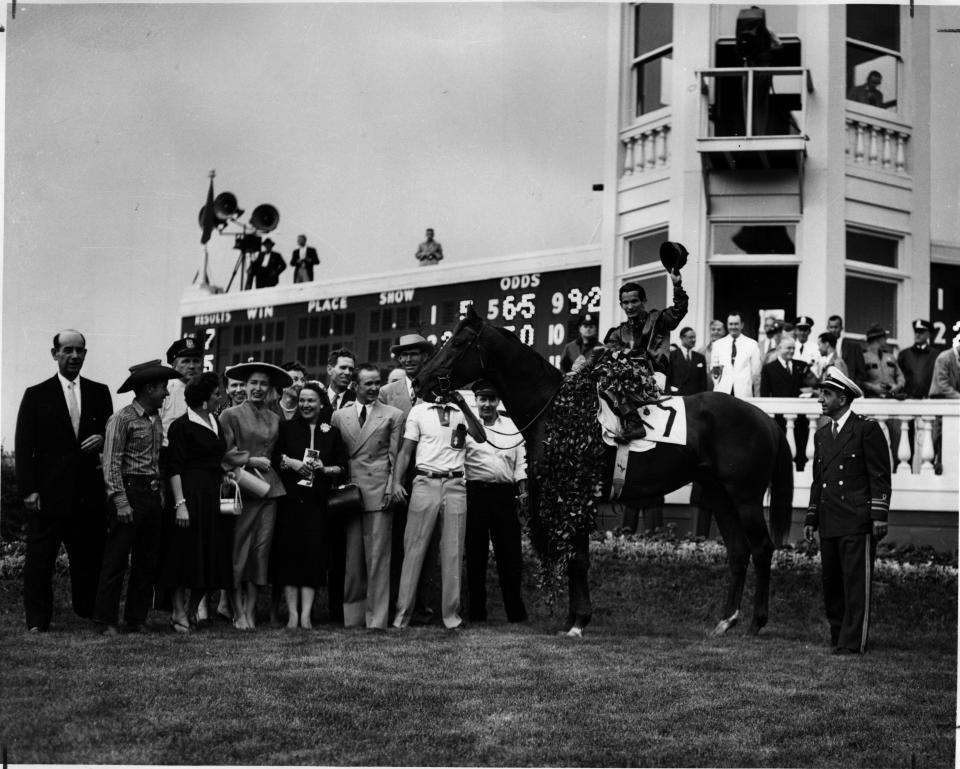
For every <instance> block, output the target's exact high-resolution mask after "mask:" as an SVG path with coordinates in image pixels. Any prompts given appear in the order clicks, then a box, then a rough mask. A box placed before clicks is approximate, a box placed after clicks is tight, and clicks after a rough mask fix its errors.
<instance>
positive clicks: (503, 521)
mask: <svg viewBox="0 0 960 769" xmlns="http://www.w3.org/2000/svg"><path fill="white" fill-rule="evenodd" d="M473 392H474V395H476V397H477V410H478V411H479V413H480V418H481V419H482V420H483V424H484V427H486V428H489V431H488V433H487V435H488V440H487V441H485V442H483V443H478V442H477V441H475V440H474V439H473V438H472V437H468V438H467V456H466V463H465V467H466V479H467V535H466V546H465V547H466V554H467V595H468V596H469V601H470V620H471V621H472V622H485V621H486V619H487V558H488V556H489V554H490V541H491V540H492V541H493V553H494V556H495V557H496V559H497V575H498V577H499V581H500V591H501V592H502V593H503V608H504V610H505V611H506V614H507V620H508V621H509V622H523V621H524V620H526V618H527V609H526V607H525V606H524V605H523V591H522V583H521V569H522V567H523V555H522V553H521V549H520V519H519V518H518V517H517V503H518V502H519V504H520V505H521V506H524V505H526V501H527V458H526V451H525V449H524V446H523V439H522V438H521V437H518V435H519V431H518V430H517V428H516V425H514V423H513V422H512V421H511V420H508V419H505V418H503V417H501V416H500V414H499V413H498V409H499V407H500V395H499V394H498V393H497V390H496V388H495V387H494V386H493V385H492V384H491V383H490V382H488V381H486V380H485V379H478V380H477V381H476V382H475V383H474V385H473Z"/></svg>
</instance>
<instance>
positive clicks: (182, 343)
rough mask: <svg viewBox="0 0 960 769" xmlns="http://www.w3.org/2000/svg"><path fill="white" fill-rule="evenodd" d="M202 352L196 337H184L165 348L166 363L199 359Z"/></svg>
mask: <svg viewBox="0 0 960 769" xmlns="http://www.w3.org/2000/svg"><path fill="white" fill-rule="evenodd" d="M202 352H203V351H202V350H201V349H200V345H199V344H197V340H196V337H192V336H185V337H183V339H178V340H177V341H176V342H174V343H173V344H172V345H170V346H169V347H168V348H167V363H173V362H174V361H175V360H176V359H177V358H199V357H200V356H201V355H202Z"/></svg>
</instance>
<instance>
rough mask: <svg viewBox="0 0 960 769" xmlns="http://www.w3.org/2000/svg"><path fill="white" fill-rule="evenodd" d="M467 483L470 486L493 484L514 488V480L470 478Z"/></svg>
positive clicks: (493, 485)
mask: <svg viewBox="0 0 960 769" xmlns="http://www.w3.org/2000/svg"><path fill="white" fill-rule="evenodd" d="M467 485H468V486H491V487H494V488H498V487H502V486H509V487H510V488H513V481H471V480H470V479H469V478H468V479H467Z"/></svg>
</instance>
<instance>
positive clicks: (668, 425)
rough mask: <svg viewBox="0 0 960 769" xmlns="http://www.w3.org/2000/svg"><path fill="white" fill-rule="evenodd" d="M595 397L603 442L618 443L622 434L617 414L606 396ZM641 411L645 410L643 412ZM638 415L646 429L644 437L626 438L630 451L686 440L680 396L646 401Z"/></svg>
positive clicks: (684, 414) (680, 443) (685, 416)
mask: <svg viewBox="0 0 960 769" xmlns="http://www.w3.org/2000/svg"><path fill="white" fill-rule="evenodd" d="M598 400H599V401H600V409H599V410H598V411H597V421H598V422H599V423H600V426H601V427H602V428H603V429H602V435H603V442H604V443H606V444H607V445H608V446H621V445H622V443H620V442H619V441H617V438H618V437H619V436H620V435H622V434H623V427H622V425H621V423H620V417H619V416H618V415H617V414H616V413H615V412H614V411H613V409H612V408H611V407H610V404H609V403H608V402H607V399H606V398H604V397H603V396H602V395H601V396H600V398H598ZM645 410H646V411H648V412H649V413H647V414H645V413H643V412H644V411H645ZM640 416H641V418H642V420H643V424H644V427H646V428H647V437H646V438H641V439H637V440H632V441H630V443H629V449H630V451H649V450H650V449H652V448H655V447H656V445H657V444H658V443H674V444H677V445H678V446H683V445H684V444H685V443H686V442H687V411H686V409H685V408H684V406H683V398H680V397H668V398H664V399H663V400H662V401H660V402H659V403H649V404H647V405H646V406H644V407H642V408H641V409H640Z"/></svg>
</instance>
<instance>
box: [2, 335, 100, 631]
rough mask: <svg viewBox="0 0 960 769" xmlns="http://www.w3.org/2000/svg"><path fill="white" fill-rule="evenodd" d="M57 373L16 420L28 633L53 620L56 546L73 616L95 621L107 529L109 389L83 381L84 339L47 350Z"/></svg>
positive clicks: (67, 339) (32, 391)
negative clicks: (103, 455)
mask: <svg viewBox="0 0 960 769" xmlns="http://www.w3.org/2000/svg"><path fill="white" fill-rule="evenodd" d="M50 354H51V356H52V357H53V360H54V361H55V362H56V364H57V373H56V374H55V375H54V376H53V377H51V378H50V379H47V380H46V381H44V382H41V383H40V384H37V385H33V386H32V387H28V388H27V390H26V392H25V393H24V394H23V400H22V401H21V403H20V411H19V412H18V414H17V431H16V439H15V451H16V454H15V456H16V463H17V489H18V490H19V493H20V496H21V497H23V506H24V508H25V509H26V516H27V520H26V530H27V537H26V554H25V559H24V565H23V604H24V609H25V612H26V621H27V628H28V629H29V630H31V631H35V632H44V631H46V630H47V629H49V627H50V620H51V618H52V617H53V569H54V565H55V564H56V560H57V553H58V551H59V550H60V544H61V543H63V545H64V546H65V547H66V550H67V557H68V558H69V560H70V587H71V592H72V599H73V610H74V612H76V614H77V615H78V616H80V617H86V618H89V617H92V616H93V606H94V600H95V599H96V596H97V580H98V578H99V576H100V564H101V563H102V562H103V543H104V539H105V536H106V522H105V520H104V514H103V507H104V495H103V473H102V471H101V470H100V450H101V448H102V447H103V436H104V434H105V432H106V425H107V419H108V418H109V417H110V414H112V413H113V402H112V401H111V399H110V390H109V389H108V388H107V386H106V385H104V384H100V383H99V382H94V381H92V380H90V379H86V378H85V377H81V376H80V369H81V368H83V364H84V361H86V356H87V343H86V340H85V339H84V336H83V334H81V333H80V332H79V331H74V330H73V329H65V330H64V331H61V332H60V333H59V334H57V335H56V336H54V338H53V348H52V349H51V350H50Z"/></svg>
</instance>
